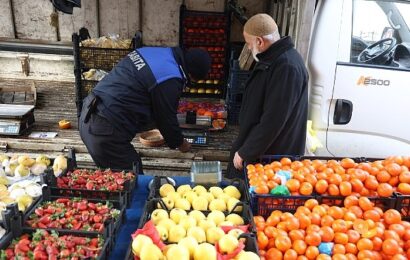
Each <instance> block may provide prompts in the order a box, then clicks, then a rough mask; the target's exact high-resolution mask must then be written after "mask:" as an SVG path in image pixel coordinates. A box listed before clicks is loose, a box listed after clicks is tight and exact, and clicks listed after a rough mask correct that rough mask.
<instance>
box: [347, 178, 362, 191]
mask: <svg viewBox="0 0 410 260" xmlns="http://www.w3.org/2000/svg"><path fill="white" fill-rule="evenodd" d="M350 183H351V184H352V191H354V192H360V191H361V190H362V189H363V187H364V184H363V182H362V181H361V180H359V179H357V178H353V179H351V180H350Z"/></svg>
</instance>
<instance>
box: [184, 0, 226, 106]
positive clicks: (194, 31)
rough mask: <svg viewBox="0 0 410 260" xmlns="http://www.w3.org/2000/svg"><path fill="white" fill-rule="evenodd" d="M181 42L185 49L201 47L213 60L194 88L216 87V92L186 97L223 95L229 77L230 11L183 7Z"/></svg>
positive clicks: (186, 93)
mask: <svg viewBox="0 0 410 260" xmlns="http://www.w3.org/2000/svg"><path fill="white" fill-rule="evenodd" d="M179 18H180V23H179V26H180V28H179V44H180V46H181V47H182V48H184V49H189V48H202V49H205V50H207V51H208V53H209V55H210V56H211V59H212V65H211V69H210V71H209V73H208V75H207V77H206V78H205V79H204V83H199V84H196V83H194V84H193V86H192V88H198V89H199V88H204V89H205V90H206V89H217V90H219V91H218V92H217V93H215V92H214V94H211V93H208V94H207V93H206V92H205V93H188V92H184V93H183V96H185V97H209V98H223V97H224V95H225V89H226V81H227V76H228V66H229V65H228V56H229V51H230V50H229V45H228V42H229V38H230V19H231V17H230V14H229V12H206V11H194V10H187V8H186V6H185V5H184V4H182V5H181V7H180V17H179Z"/></svg>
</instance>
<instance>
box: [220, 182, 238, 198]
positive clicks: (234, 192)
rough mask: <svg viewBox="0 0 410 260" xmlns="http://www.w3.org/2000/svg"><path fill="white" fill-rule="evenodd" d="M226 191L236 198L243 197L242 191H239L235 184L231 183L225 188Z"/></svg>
mask: <svg viewBox="0 0 410 260" xmlns="http://www.w3.org/2000/svg"><path fill="white" fill-rule="evenodd" d="M224 193H225V194H228V195H229V196H230V197H232V198H235V199H238V200H239V199H240V198H241V193H240V192H239V190H238V188H236V187H235V186H233V185H229V186H227V187H225V188H224Z"/></svg>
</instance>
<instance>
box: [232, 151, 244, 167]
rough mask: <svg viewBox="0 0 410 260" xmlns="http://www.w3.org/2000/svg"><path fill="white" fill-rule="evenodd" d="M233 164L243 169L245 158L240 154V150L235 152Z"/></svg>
mask: <svg viewBox="0 0 410 260" xmlns="http://www.w3.org/2000/svg"><path fill="white" fill-rule="evenodd" d="M233 165H234V166H235V168H236V169H238V170H242V169H243V159H242V157H241V156H240V155H239V153H238V152H236V153H235V156H234V158H233Z"/></svg>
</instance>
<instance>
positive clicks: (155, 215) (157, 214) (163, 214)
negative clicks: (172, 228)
mask: <svg viewBox="0 0 410 260" xmlns="http://www.w3.org/2000/svg"><path fill="white" fill-rule="evenodd" d="M165 218H169V216H168V212H167V211H166V210H164V209H155V210H154V211H153V212H152V213H151V219H152V221H153V222H154V225H157V224H158V223H159V222H160V221H161V220H162V219H165Z"/></svg>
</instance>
